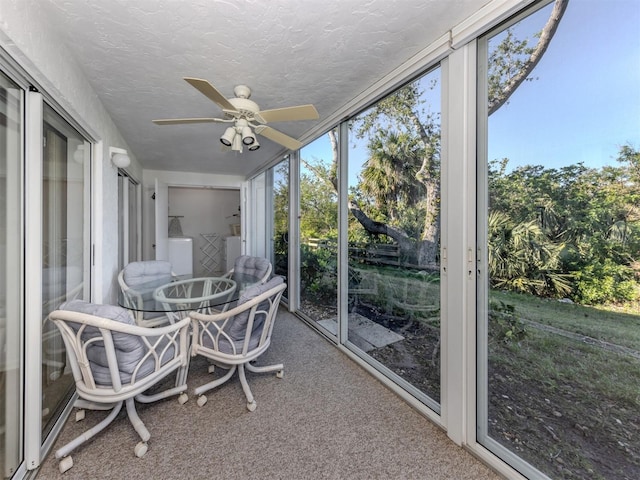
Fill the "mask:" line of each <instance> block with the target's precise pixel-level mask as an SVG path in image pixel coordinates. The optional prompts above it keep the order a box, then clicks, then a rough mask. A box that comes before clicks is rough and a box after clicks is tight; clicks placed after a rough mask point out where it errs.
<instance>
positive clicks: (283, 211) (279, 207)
mask: <svg viewBox="0 0 640 480" xmlns="http://www.w3.org/2000/svg"><path fill="white" fill-rule="evenodd" d="M272 205H273V258H272V259H271V263H272V264H273V273H274V274H275V275H281V276H283V277H284V278H288V276H289V158H287V159H286V160H284V161H282V162H280V163H279V164H278V165H276V166H275V167H273V203H272ZM288 290H289V287H287V290H285V292H284V296H285V298H288Z"/></svg>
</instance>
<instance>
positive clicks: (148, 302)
mask: <svg viewBox="0 0 640 480" xmlns="http://www.w3.org/2000/svg"><path fill="white" fill-rule="evenodd" d="M260 280H261V278H260V277H256V276H253V275H247V274H235V273H234V274H233V275H231V276H230V277H192V276H191V275H180V276H174V277H173V278H165V279H160V280H155V281H151V282H145V283H141V284H139V285H135V286H130V287H129V288H128V289H125V290H124V291H123V290H121V291H120V293H119V294H118V304H119V305H120V306H121V307H124V308H127V309H129V310H133V311H139V312H181V311H191V310H202V309H206V308H208V307H214V308H216V307H217V308H221V307H224V306H225V305H228V304H229V303H233V302H235V301H236V300H238V298H239V297H240V295H241V294H242V293H243V292H244V290H245V289H246V288H248V287H250V286H252V285H255V284H257V283H260Z"/></svg>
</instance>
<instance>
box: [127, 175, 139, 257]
mask: <svg viewBox="0 0 640 480" xmlns="http://www.w3.org/2000/svg"><path fill="white" fill-rule="evenodd" d="M127 180H128V182H127V183H128V187H129V195H128V196H127V199H128V201H129V205H128V207H129V238H128V240H129V248H128V250H129V262H135V261H136V260H138V195H137V189H138V185H137V184H135V183H134V182H133V181H131V179H130V178H127Z"/></svg>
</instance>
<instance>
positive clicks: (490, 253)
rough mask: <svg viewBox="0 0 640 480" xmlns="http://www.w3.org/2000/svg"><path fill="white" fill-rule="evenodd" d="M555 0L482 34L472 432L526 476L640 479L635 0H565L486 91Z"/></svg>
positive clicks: (639, 82) (639, 118)
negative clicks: (484, 115)
mask: <svg viewBox="0 0 640 480" xmlns="http://www.w3.org/2000/svg"><path fill="white" fill-rule="evenodd" d="M553 7H554V4H550V5H548V6H547V7H545V8H543V9H542V10H539V11H538V12H536V13H534V14H532V15H530V16H528V17H526V18H524V19H522V20H520V21H519V22H518V23H515V24H514V25H512V26H511V27H510V28H508V29H505V30H502V31H501V32H499V33H497V34H495V35H493V36H491V37H490V38H489V39H488V43H487V55H486V60H485V61H486V62H487V64H488V65H487V71H488V77H487V79H486V83H487V86H488V88H487V91H488V92H489V94H488V98H486V97H485V99H486V100H487V103H488V104H489V105H490V108H489V115H488V120H487V129H488V138H487V159H488V163H487V164H486V165H484V166H483V168H481V170H483V169H484V170H485V171H486V172H487V178H486V185H487V193H488V195H487V198H488V209H485V211H484V212H481V217H482V218H484V222H483V223H484V224H485V226H484V228H485V229H486V232H485V233H484V234H483V236H484V237H485V244H486V251H487V254H486V258H487V259H488V261H487V265H486V268H485V269H484V270H483V269H481V272H483V273H484V271H485V270H486V271H488V278H485V279H484V281H482V282H481V283H482V284H483V288H485V290H484V291H481V293H480V298H479V301H480V305H481V308H480V312H481V314H480V315H479V321H480V324H479V330H480V331H481V332H484V334H483V336H481V337H480V340H479V342H480V343H479V344H478V351H479V352H480V354H481V356H480V358H479V360H478V362H479V368H480V375H479V377H480V385H479V395H480V396H481V398H479V403H480V405H481V408H480V410H479V424H478V438H479V441H480V442H481V443H482V444H484V445H485V446H487V448H489V449H491V450H493V451H494V452H496V453H497V454H498V455H500V456H502V457H503V458H505V459H506V460H507V461H509V462H510V463H512V464H513V465H514V467H515V468H517V469H519V470H523V471H525V472H526V473H527V475H528V476H533V475H535V472H534V471H533V469H532V468H531V466H532V467H533V468H535V469H538V470H540V471H542V472H544V473H545V474H546V475H548V476H549V477H552V478H563V479H577V478H580V479H613V478H620V479H625V478H629V479H630V478H640V456H639V455H638V452H640V423H639V422H638V412H640V302H639V298H640V297H639V292H640V283H639V279H640V264H639V263H638V262H639V260H640V214H639V213H640V212H639V210H638V205H639V203H638V201H639V199H640V150H639V148H640V36H638V34H637V26H638V25H640V3H639V2H637V1H636V0H619V1H616V2H611V1H605V0H599V1H596V0H593V1H587V0H579V1H571V2H568V7H567V9H566V11H565V13H564V16H562V17H561V20H560V23H559V25H558V28H557V31H556V33H555V36H553V38H552V40H551V42H550V44H549V46H548V48H547V50H546V52H545V53H544V54H543V56H542V57H541V59H540V61H539V63H537V65H536V66H535V68H534V69H533V70H532V71H531V72H530V73H529V74H528V75H527V78H528V81H525V82H523V83H522V84H521V85H520V86H519V87H518V88H517V89H516V90H515V91H513V92H512V94H511V95H504V96H503V100H506V101H504V102H496V99H498V98H499V96H500V95H501V92H505V91H507V92H508V91H509V89H510V87H509V85H510V84H513V82H512V79H513V78H515V77H514V75H513V74H514V72H515V73H517V72H518V71H521V70H522V69H523V68H525V67H526V65H527V63H528V61H529V56H530V55H532V54H533V53H534V50H533V49H534V47H536V45H537V44H538V42H539V39H540V38H541V37H540V36H539V35H538V34H539V33H540V32H541V31H542V29H543V27H544V25H545V23H546V22H547V20H548V19H549V18H551V10H552V8H553ZM543 37H544V36H543ZM525 40H526V42H528V43H526V44H525V43H522V42H524V41H525ZM491 105H497V108H492V107H491ZM523 460H524V461H523ZM525 461H526V463H525ZM530 472H534V473H530Z"/></svg>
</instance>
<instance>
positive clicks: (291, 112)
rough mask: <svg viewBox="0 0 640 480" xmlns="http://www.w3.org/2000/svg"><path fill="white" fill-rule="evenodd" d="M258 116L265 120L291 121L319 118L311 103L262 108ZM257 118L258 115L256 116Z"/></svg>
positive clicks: (267, 121)
mask: <svg viewBox="0 0 640 480" xmlns="http://www.w3.org/2000/svg"><path fill="white" fill-rule="evenodd" d="M259 116H260V117H261V118H262V119H263V120H264V121H265V122H266V123H269V122H292V121H296V120H317V119H318V118H320V115H318V111H317V110H316V107H314V106H313V105H298V106H297V107H285V108H274V109H272V110H262V111H260V112H259ZM256 118H258V116H256Z"/></svg>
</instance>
